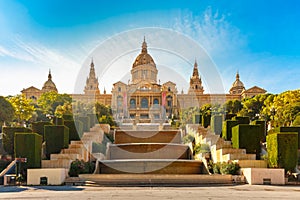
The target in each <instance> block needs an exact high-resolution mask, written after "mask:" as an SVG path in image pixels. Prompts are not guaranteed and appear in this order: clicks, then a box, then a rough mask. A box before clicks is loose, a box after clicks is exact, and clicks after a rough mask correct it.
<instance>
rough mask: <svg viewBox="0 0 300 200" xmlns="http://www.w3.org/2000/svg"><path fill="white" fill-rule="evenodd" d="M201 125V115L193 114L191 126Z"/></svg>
mask: <svg viewBox="0 0 300 200" xmlns="http://www.w3.org/2000/svg"><path fill="white" fill-rule="evenodd" d="M201 123H202V115H200V114H195V115H193V124H201Z"/></svg>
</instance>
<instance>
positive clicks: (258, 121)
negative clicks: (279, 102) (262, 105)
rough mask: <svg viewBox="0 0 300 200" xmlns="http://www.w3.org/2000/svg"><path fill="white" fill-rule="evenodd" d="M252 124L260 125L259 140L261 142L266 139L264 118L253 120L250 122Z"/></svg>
mask: <svg viewBox="0 0 300 200" xmlns="http://www.w3.org/2000/svg"><path fill="white" fill-rule="evenodd" d="M251 124H252V125H259V126H260V129H261V130H260V133H261V136H260V140H261V141H262V142H265V141H266V135H267V123H266V121H264V120H255V121H253V122H251Z"/></svg>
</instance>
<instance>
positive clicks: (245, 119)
mask: <svg viewBox="0 0 300 200" xmlns="http://www.w3.org/2000/svg"><path fill="white" fill-rule="evenodd" d="M232 120H235V121H238V122H239V124H249V123H250V118H249V117H241V116H235V117H233V118H232Z"/></svg>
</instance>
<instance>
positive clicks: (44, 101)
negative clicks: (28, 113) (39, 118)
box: [37, 91, 72, 115]
mask: <svg viewBox="0 0 300 200" xmlns="http://www.w3.org/2000/svg"><path fill="white" fill-rule="evenodd" d="M65 103H69V104H70V103H72V97H71V96H70V95H68V94H58V93H57V92H54V91H51V92H45V93H43V94H42V95H41V97H40V98H39V99H38V104H37V105H38V107H39V109H40V110H41V111H42V113H43V114H49V115H54V114H55V110H56V108H57V107H58V106H63V105H64V104H65Z"/></svg>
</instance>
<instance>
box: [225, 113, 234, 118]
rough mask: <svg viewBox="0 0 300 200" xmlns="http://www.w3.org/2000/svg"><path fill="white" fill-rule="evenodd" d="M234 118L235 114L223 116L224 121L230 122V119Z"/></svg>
mask: <svg viewBox="0 0 300 200" xmlns="http://www.w3.org/2000/svg"><path fill="white" fill-rule="evenodd" d="M235 116H236V114H232V113H230V114H226V115H225V120H232V118H233V117H235Z"/></svg>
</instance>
